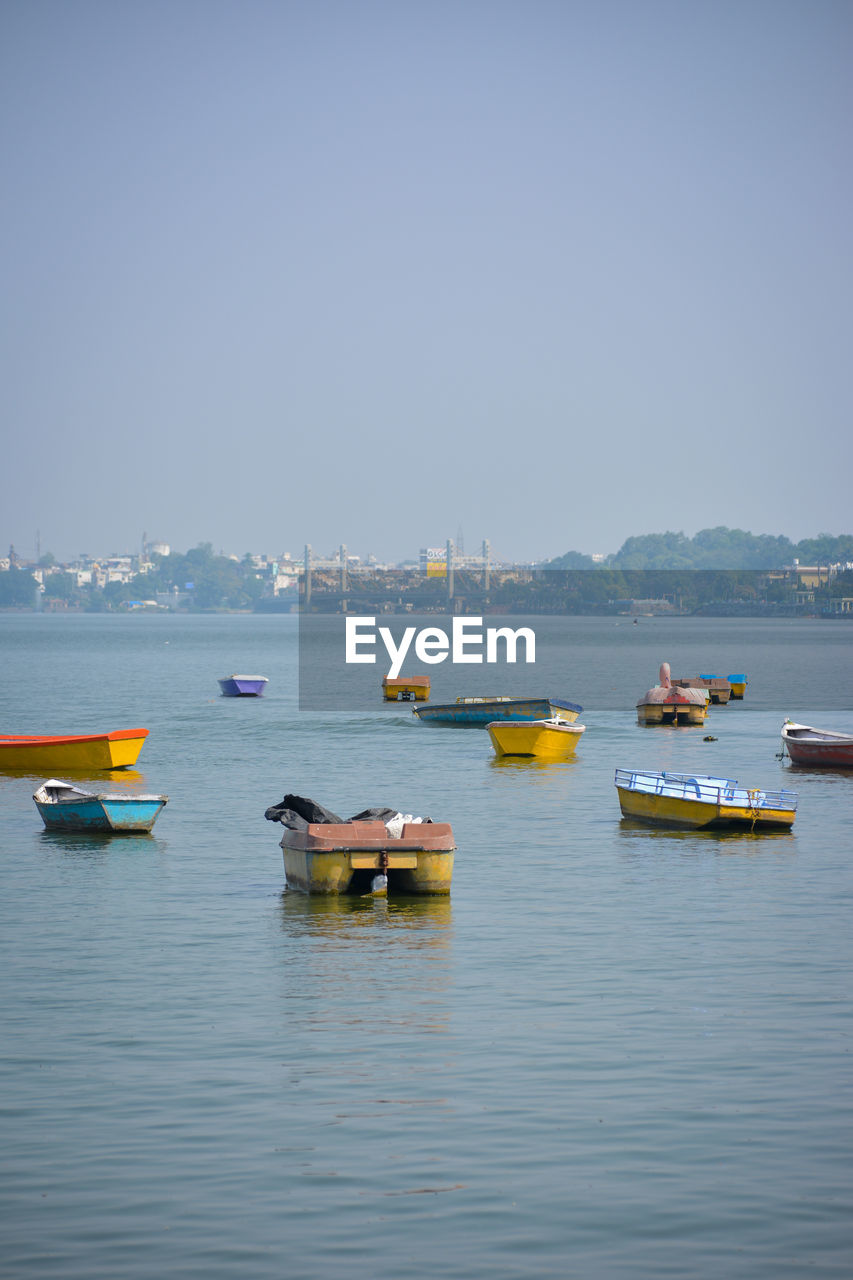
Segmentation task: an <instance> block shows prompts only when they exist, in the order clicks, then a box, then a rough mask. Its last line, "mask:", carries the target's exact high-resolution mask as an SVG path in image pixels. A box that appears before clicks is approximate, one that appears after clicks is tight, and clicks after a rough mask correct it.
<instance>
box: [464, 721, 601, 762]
mask: <svg viewBox="0 0 853 1280" xmlns="http://www.w3.org/2000/svg"><path fill="white" fill-rule="evenodd" d="M486 728H487V729H488V732H489V737H490V738H491V740H492V746H493V747H494V749H495V752H496V753H497V755H499V756H535V757H536V758H537V759H543V760H567V759H569V758H570V757H571V756H573V755H574V754H575V749H576V748H577V745H578V743H579V742H580V739H581V734H582V733H584V732H585V731H586V725H583V724H574V723H571V722H568V721H566V720H560V719H559V718H558V717H556V716H553V717H551V718H550V719H548V720H495V721H492V722H491V723H490V724H487V725H486Z"/></svg>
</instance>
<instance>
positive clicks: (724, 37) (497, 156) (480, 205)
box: [0, 0, 853, 562]
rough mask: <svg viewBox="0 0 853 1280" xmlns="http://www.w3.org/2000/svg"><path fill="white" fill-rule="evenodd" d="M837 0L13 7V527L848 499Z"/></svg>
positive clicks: (8, 215) (196, 536)
mask: <svg viewBox="0 0 853 1280" xmlns="http://www.w3.org/2000/svg"><path fill="white" fill-rule="evenodd" d="M851 65H853V5H851V4H850V3H849V2H848V0H713V3H711V2H710V0H709V2H707V3H706V2H703V0H429V2H426V0H396V2H394V3H391V2H386V0H299V2H298V3H297V2H291V0H274V2H269V0H144V2H143V0H0V163H2V174H3V182H2V186H1V187H0V203H2V220H3V228H4V234H3V236H2V243H1V244H0V273H2V274H0V296H2V302H0V325H2V329H0V351H1V352H2V367H0V433H2V434H1V436H0V554H5V553H6V550H7V547H8V545H10V544H14V546H15V549H16V551H17V553H18V555H19V556H22V557H24V558H31V557H34V556H35V555H36V552H37V550H39V551H40V552H41V554H45V553H46V552H48V551H50V552H52V553H53V554H54V555H55V556H56V557H57V559H60V560H67V559H70V558H72V557H76V556H78V555H81V554H90V555H109V554H119V553H122V552H135V551H138V550H139V549H140V547H141V542H142V538H143V535H146V536H147V538H148V540H149V542H150V541H158V542H166V543H169V544H170V545H171V546H172V547H173V548H174V549H175V550H178V551H185V550H188V549H189V548H191V547H194V546H197V545H198V544H200V543H202V542H209V543H211V544H212V546H213V548H214V549H215V550H216V551H220V550H221V551H225V552H226V553H233V554H237V555H240V556H242V555H243V554H244V553H245V552H247V551H251V552H254V553H261V552H266V553H268V554H271V555H279V554H282V553H284V552H290V553H291V554H292V555H294V556H295V557H298V556H301V555H302V553H303V548H304V546H305V544H306V543H309V544H311V546H312V548H313V550H314V553H315V555H325V554H328V553H331V552H332V551H334V550H335V549H336V548H337V547H338V546H339V545H340V544H341V543H345V544H346V545H347V548H348V551H349V552H350V553H351V554H360V555H363V556H366V555H370V554H372V555H376V556H377V557H379V559H380V560H390V561H392V562H396V561H400V560H404V559H411V558H415V557H416V556H417V554H418V550H419V549H420V548H421V547H423V546H441V545H443V544H444V542H445V541H446V540H447V539H448V538H452V539H454V540H456V539H457V538H458V535H459V532H460V531H461V533H462V539H463V543H464V547H465V550H466V551H468V552H469V553H470V552H471V551H475V550H477V548H478V547H479V544H480V543H481V541H482V540H483V539H488V540H489V542H490V544H491V548H492V554H493V556H495V557H496V558H499V559H504V560H507V561H518V562H521V561H529V560H538V559H547V558H550V557H553V556H558V555H561V554H563V553H564V552H566V551H569V550H576V551H582V552H585V553H587V554H595V553H601V554H608V553H612V552H615V551H616V550H618V548H619V547H620V546H621V544H622V543H623V542H624V540H625V539H626V538H627V537H630V536H633V535H638V534H643V533H654V532H663V531H666V530H673V531H681V532H684V533H686V534H687V535H688V536H693V535H694V534H695V533H696V532H697V531H698V530H700V529H704V528H711V527H715V526H718V525H725V526H729V527H731V528H740V529H746V530H749V531H750V532H753V533H756V534H760V533H771V534H776V535H779V534H782V535H785V536H787V537H789V538H791V540H792V541H794V542H796V541H799V540H800V539H802V538H805V537H812V536H815V535H817V534H818V533H821V532H826V533H833V534H839V533H849V532H853V511H851V499H850V492H851V476H853V457H851V454H853V443H851V441H853V432H851V407H853V387H851V381H853V360H851V356H850V352H851V350H853V343H852V342H851V337H852V336H853V335H851V319H852V318H853V308H851V297H853V278H851V277H853V269H851V268H853V257H852V256H851V234H852V233H851V228H853V199H851V195H853V190H851V188H853V165H851V122H853V75H851Z"/></svg>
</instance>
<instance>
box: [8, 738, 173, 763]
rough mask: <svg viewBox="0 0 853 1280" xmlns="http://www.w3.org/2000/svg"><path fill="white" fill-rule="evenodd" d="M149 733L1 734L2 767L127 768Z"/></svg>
mask: <svg viewBox="0 0 853 1280" xmlns="http://www.w3.org/2000/svg"><path fill="white" fill-rule="evenodd" d="M147 736H148V731H147V730H140V731H139V736H138V737H123V736H117V735H114V734H100V735H93V736H91V737H79V738H76V739H75V738H69V739H67V740H65V741H63V740H62V739H51V738H43V739H38V738H35V739H32V740H31V741H27V740H26V739H24V738H6V740H5V741H4V739H3V738H0V769H16V770H25V769H31V770H33V771H34V772H36V773H57V772H66V773H67V772H74V771H76V772H78V773H79V772H83V771H86V770H93V771H97V772H100V771H101V770H104V769H124V768H127V766H129V765H134V764H136V761H137V760H138V758H139V753H140V751H141V750H142V744H143V742H144V741H145V739H146V737H147Z"/></svg>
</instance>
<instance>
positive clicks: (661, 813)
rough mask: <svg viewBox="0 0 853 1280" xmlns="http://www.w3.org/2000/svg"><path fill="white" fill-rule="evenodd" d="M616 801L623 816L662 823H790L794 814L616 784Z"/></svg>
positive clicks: (688, 824)
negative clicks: (716, 802) (656, 792)
mask: <svg viewBox="0 0 853 1280" xmlns="http://www.w3.org/2000/svg"><path fill="white" fill-rule="evenodd" d="M617 790H618V793H619V805H620V807H621V809H622V813H623V814H624V816H625V817H626V818H640V819H642V820H643V821H645V822H656V823H660V824H661V825H663V826H676V827H709V826H747V827H759V826H760V827H767V826H771V827H790V826H793V823H794V817H795V814H794V813H793V812H792V811H791V810H790V809H766V808H762V809H755V810H754V809H750V808H749V807H748V806H745V805H744V806H740V805H731V804H727V805H719V804H711V803H709V802H708V801H704V800H687V799H681V798H680V797H676V796H662V795H648V794H645V793H643V792H639V791H629V790H628V789H627V788H624V787H618V788H617Z"/></svg>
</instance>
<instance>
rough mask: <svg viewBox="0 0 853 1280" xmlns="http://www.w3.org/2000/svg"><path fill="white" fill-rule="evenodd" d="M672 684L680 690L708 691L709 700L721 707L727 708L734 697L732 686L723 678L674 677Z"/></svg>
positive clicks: (710, 676) (700, 676)
mask: <svg viewBox="0 0 853 1280" xmlns="http://www.w3.org/2000/svg"><path fill="white" fill-rule="evenodd" d="M672 683H673V685H676V686H677V687H678V688H679V689H707V691H708V698H709V700H710V701H711V702H713V703H716V704H717V705H719V706H725V705H726V703H727V702H728V700H729V698H730V697H731V696H732V686H731V684H730V682H729V681H728V680H726V679H724V677H723V676H712V675H699V676H678V677H677V678H676V677H675V676H673V678H672Z"/></svg>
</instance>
